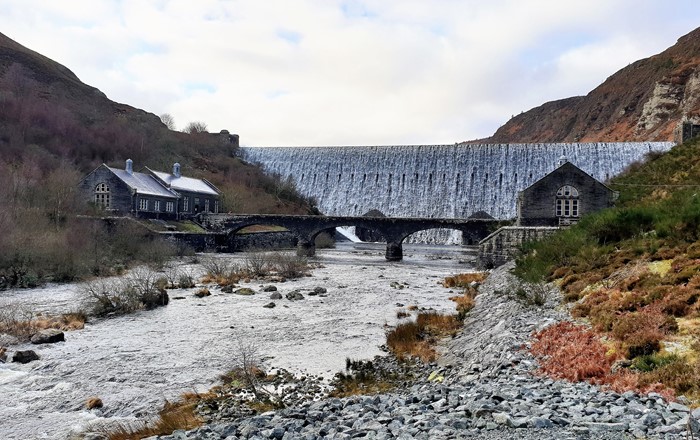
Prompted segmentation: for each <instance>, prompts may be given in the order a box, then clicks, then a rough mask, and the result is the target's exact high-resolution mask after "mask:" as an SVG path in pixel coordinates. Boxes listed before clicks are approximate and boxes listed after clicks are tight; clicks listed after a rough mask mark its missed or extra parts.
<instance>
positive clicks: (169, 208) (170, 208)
mask: <svg viewBox="0 0 700 440" xmlns="http://www.w3.org/2000/svg"><path fill="white" fill-rule="evenodd" d="M174 211H175V203H173V202H165V212H174Z"/></svg>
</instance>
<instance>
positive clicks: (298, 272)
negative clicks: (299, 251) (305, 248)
mask: <svg viewBox="0 0 700 440" xmlns="http://www.w3.org/2000/svg"><path fill="white" fill-rule="evenodd" d="M272 264H273V268H274V269H273V270H274V271H275V272H276V273H277V274H278V275H280V276H283V277H285V278H300V277H303V276H306V275H307V274H309V270H310V269H311V267H310V266H309V260H307V259H306V257H302V256H299V255H296V254H292V253H276V254H273V256H272Z"/></svg>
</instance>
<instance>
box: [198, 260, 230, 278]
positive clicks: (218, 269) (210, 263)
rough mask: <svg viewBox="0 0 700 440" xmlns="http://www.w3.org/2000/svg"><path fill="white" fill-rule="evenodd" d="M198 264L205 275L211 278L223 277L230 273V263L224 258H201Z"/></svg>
mask: <svg viewBox="0 0 700 440" xmlns="http://www.w3.org/2000/svg"><path fill="white" fill-rule="evenodd" d="M200 264H201V265H202V266H203V267H204V270H206V271H207V275H209V276H211V277H213V278H219V277H225V276H226V275H228V274H230V273H231V269H232V266H231V263H230V261H228V260H227V259H225V258H217V257H214V256H207V257H203V258H202V259H201V260H200Z"/></svg>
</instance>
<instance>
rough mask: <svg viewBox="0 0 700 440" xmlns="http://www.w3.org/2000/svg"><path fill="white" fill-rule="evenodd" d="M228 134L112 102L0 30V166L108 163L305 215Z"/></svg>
mask: <svg viewBox="0 0 700 440" xmlns="http://www.w3.org/2000/svg"><path fill="white" fill-rule="evenodd" d="M236 148H237V146H236V145H235V144H232V143H231V142H229V137H228V136H220V135H219V134H209V133H193V134H186V133H180V132H175V131H171V130H168V128H167V127H166V126H165V125H164V124H163V123H162V122H161V121H160V118H159V117H158V116H156V115H154V114H152V113H148V112H146V111H144V110H140V109H137V108H134V107H131V106H129V105H126V104H120V103H116V102H114V101H111V100H109V99H108V98H107V97H106V96H105V95H104V93H102V92H101V91H99V90H98V89H96V88H94V87H91V86H89V85H87V84H84V83H83V82H81V81H80V79H78V77H77V76H76V75H75V74H74V73H73V72H71V71H70V70H69V69H68V68H66V67H65V66H62V65H61V64H59V63H56V62H55V61H53V60H50V59H49V58H46V57H45V56H43V55H40V54H38V53H36V52H34V51H32V50H30V49H28V48H26V47H24V46H22V45H20V44H19V43H17V42H15V41H13V40H11V39H10V38H8V37H7V36H5V35H3V34H0V168H2V167H3V166H10V165H11V166H12V167H14V168H17V167H18V166H20V165H21V164H27V163H28V162H31V163H32V164H33V166H38V167H39V168H40V171H41V173H42V174H44V175H45V174H48V173H49V172H50V171H51V170H53V169H55V168H57V167H58V166H59V164H60V163H64V164H67V165H68V166H69V167H71V168H73V169H75V170H76V172H78V173H81V174H84V173H87V172H89V171H90V170H92V169H94V168H95V167H97V166H99V165H100V164H102V163H103V162H104V163H107V164H108V165H114V166H117V167H122V166H123V163H124V160H125V159H127V158H131V159H133V160H134V164H135V167H136V168H137V169H138V168H141V167H143V166H149V167H151V168H154V169H162V170H168V169H170V167H171V166H172V163H174V162H176V161H177V162H180V163H181V164H182V166H183V173H185V174H188V175H192V176H196V177H204V178H207V179H209V180H210V181H212V182H213V183H214V184H216V185H217V186H219V187H220V188H221V189H222V190H223V191H224V194H225V198H226V199H227V202H228V203H227V209H229V210H234V211H237V212H264V213H280V212H288V213H308V212H310V210H311V206H310V205H309V203H308V201H307V200H305V199H303V198H302V197H300V196H299V195H298V194H296V192H295V191H294V190H293V188H290V187H289V185H287V184H286V183H285V182H280V181H279V180H275V179H271V178H270V177H268V176H265V175H264V174H263V173H262V172H261V170H260V169H258V168H257V167H255V166H251V165H248V164H245V163H243V162H242V161H241V160H240V159H238V158H235V157H234V155H235V151H234V150H235V149H236Z"/></svg>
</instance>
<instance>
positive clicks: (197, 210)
mask: <svg viewBox="0 0 700 440" xmlns="http://www.w3.org/2000/svg"><path fill="white" fill-rule="evenodd" d="M192 209H193V210H194V212H195V213H197V212H199V197H195V198H194V206H192Z"/></svg>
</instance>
